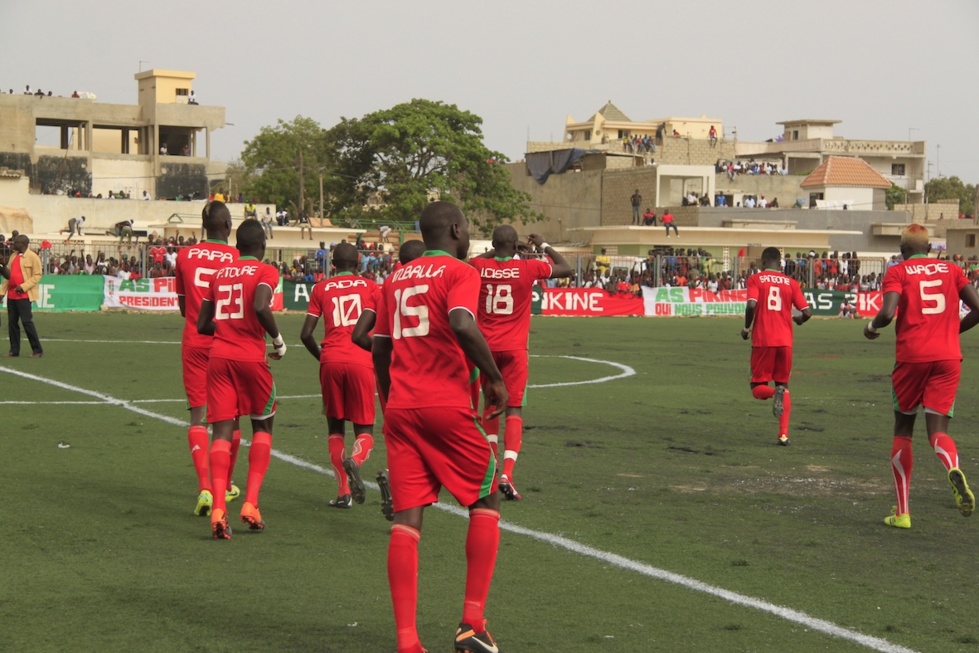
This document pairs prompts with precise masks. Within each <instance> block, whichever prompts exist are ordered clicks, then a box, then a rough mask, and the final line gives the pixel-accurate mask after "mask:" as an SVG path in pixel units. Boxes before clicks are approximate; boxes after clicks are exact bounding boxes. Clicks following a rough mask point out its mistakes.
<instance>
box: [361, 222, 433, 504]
mask: <svg viewBox="0 0 979 653" xmlns="http://www.w3.org/2000/svg"><path fill="white" fill-rule="evenodd" d="M424 253H425V243H424V242H422V241H420V240H409V241H408V242H406V243H405V244H404V245H402V246H401V247H400V248H399V249H398V261H397V263H395V265H394V270H392V271H391V272H392V273H394V272H397V271H398V269H399V268H400V267H401V266H403V265H406V264H408V263H411V262H412V261H414V260H415V259H416V258H418V257H419V256H421V255H422V254H424ZM383 301H384V293H381V292H379V293H378V294H377V302H376V303H375V305H374V306H365V307H364V310H363V312H362V313H361V314H360V317H359V318H357V324H356V325H355V326H354V330H353V333H352V334H351V337H350V339H351V341H353V343H354V344H355V345H357V346H358V347H360V348H361V349H363V350H364V351H371V345H372V343H373V337H372V335H371V332H372V331H373V330H374V324H375V323H376V322H377V312H376V304H378V303H380V302H383ZM378 390H380V387H378ZM377 398H378V400H379V401H380V402H381V414H383V413H384V405H385V400H384V395H382V394H381V393H380V391H379V392H378V393H377ZM384 429H385V427H383V426H382V427H381V433H385V430H384ZM377 489H378V491H379V492H380V493H381V514H382V515H384V518H385V519H387V520H388V521H394V498H393V497H392V495H391V480H390V477H389V475H388V470H386V469H382V470H381V471H379V472H378V473H377Z"/></svg>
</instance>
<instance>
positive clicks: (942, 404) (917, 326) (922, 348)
mask: <svg viewBox="0 0 979 653" xmlns="http://www.w3.org/2000/svg"><path fill="white" fill-rule="evenodd" d="M928 252H929V245H928V230H927V229H926V228H925V227H923V226H922V225H919V224H911V225H908V226H907V227H906V228H905V229H904V232H903V233H902V234H901V255H902V256H903V257H904V260H903V261H902V262H901V263H899V264H897V265H893V266H891V267H889V268H888V269H887V272H885V273H884V284H883V286H882V288H881V290H882V292H883V294H884V297H883V302H882V304H881V309H880V312H879V313H877V315H876V316H874V319H873V320H871V321H870V322H869V323H868V324H867V325H866V326H865V327H864V331H863V335H864V336H866V337H867V338H868V339H870V340H873V339H875V338H878V337H880V334H879V333H878V329H882V328H884V327H885V326H887V325H888V324H890V323H891V321H892V320H893V319H894V315H895V312H896V313H897V325H896V327H895V332H896V333H897V346H896V355H895V359H896V361H897V362H896V364H895V365H894V371H893V372H892V373H891V383H892V386H893V392H894V440H893V444H892V445H891V472H892V473H893V475H894V489H895V492H896V494H897V505H896V506H895V507H894V511H893V514H891V515H889V516H888V517H885V518H884V523H885V524H887V525H888V526H894V527H896V528H911V512H910V511H909V509H908V495H909V493H910V488H911V469H912V466H913V458H912V455H911V435H912V433H913V431H914V420H915V416H916V415H917V412H918V407H919V406H923V407H924V409H925V428H926V429H927V431H928V443H929V444H930V445H931V446H932V448H933V449H934V450H935V453H936V454H937V455H938V459H939V460H940V461H941V463H942V465H944V466H945V470H946V472H947V474H948V482H949V484H951V486H952V494H953V495H954V496H955V504H956V506H958V509H959V512H961V513H962V514H963V515H964V516H966V517H968V516H969V515H971V514H972V511H973V510H974V509H975V504H976V499H975V496H973V494H972V490H970V489H969V484H968V483H967V482H966V480H965V474H963V473H962V470H961V469H959V454H958V449H957V448H956V446H955V441H954V440H953V439H952V438H951V437H950V436H949V435H948V422H949V420H950V419H951V417H952V407H953V405H954V404H955V393H956V391H957V390H958V386H959V375H960V372H961V368H962V350H961V348H960V346H959V334H960V333H963V332H965V331H968V330H969V329H971V328H972V327H973V326H975V325H976V323H977V322H979V293H977V292H976V289H975V287H974V286H972V285H971V284H970V283H969V282H968V280H967V279H966V278H965V274H964V273H963V272H962V268H960V267H959V266H957V265H953V264H951V263H948V262H947V261H940V260H937V259H931V258H928ZM960 299H961V300H962V301H963V302H965V304H966V306H968V307H969V313H968V314H967V315H966V316H965V317H963V318H962V319H961V321H960V320H959V300H960Z"/></svg>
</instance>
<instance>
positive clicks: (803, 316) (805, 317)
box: [792, 306, 812, 326]
mask: <svg viewBox="0 0 979 653" xmlns="http://www.w3.org/2000/svg"><path fill="white" fill-rule="evenodd" d="M811 317H812V311H811V310H809V307H808V306H806V307H805V308H804V309H802V311H801V312H800V313H799V315H795V316H793V317H792V321H793V322H795V323H796V324H798V325H799V326H802V325H803V324H805V323H806V322H808V321H809V318H811Z"/></svg>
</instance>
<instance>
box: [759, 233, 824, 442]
mask: <svg viewBox="0 0 979 653" xmlns="http://www.w3.org/2000/svg"><path fill="white" fill-rule="evenodd" d="M781 258H782V256H781V254H780V253H779V251H778V249H777V248H775V247H767V248H765V250H764V251H763V252H762V253H761V266H762V271H761V272H758V273H756V274H753V275H751V276H750V277H748V283H747V288H748V305H747V307H746V308H745V311H744V328H743V329H741V337H742V338H744V339H745V340H747V339H748V337H749V336H750V337H751V394H752V396H754V397H755V399H761V400H763V401H764V400H765V399H771V398H772V397H774V401H773V404H772V413H773V414H774V415H775V417H777V418H778V443H779V444H781V445H787V444H788V443H789V416H790V415H791V413H792V398H791V397H790V396H789V376H790V375H791V374H792V322H795V323H796V324H799V325H801V324H804V323H805V322H806V321H807V320H808V319H809V318H811V317H812V312H811V311H810V310H809V304H808V303H807V302H806V298H805V296H803V294H802V288H800V287H799V282H798V281H796V280H795V279H793V278H791V277H787V276H786V275H784V274H782V272H781V267H780V264H779V262H780V261H781ZM793 308H795V309H797V310H799V311H801V312H802V313H801V315H797V316H795V317H792V309H793ZM769 381H774V382H775V387H774V388H773V387H771V386H770V385H768V382H769Z"/></svg>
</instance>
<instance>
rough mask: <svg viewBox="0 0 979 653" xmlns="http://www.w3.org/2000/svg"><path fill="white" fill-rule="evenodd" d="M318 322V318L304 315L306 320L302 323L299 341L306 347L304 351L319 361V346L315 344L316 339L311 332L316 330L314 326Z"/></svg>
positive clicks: (307, 314)
mask: <svg viewBox="0 0 979 653" xmlns="http://www.w3.org/2000/svg"><path fill="white" fill-rule="evenodd" d="M319 321H320V318H319V316H317V315H310V314H309V313H306V319H305V321H303V329H302V331H301V332H300V333H299V339H300V340H302V342H303V344H304V345H306V351H308V352H309V353H310V354H312V355H313V358H315V359H316V360H319V359H320V354H321V353H322V352H321V351H320V344H319V343H318V342H316V338H315V337H314V336H313V331H315V330H316V324H317V323H318V322H319Z"/></svg>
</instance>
